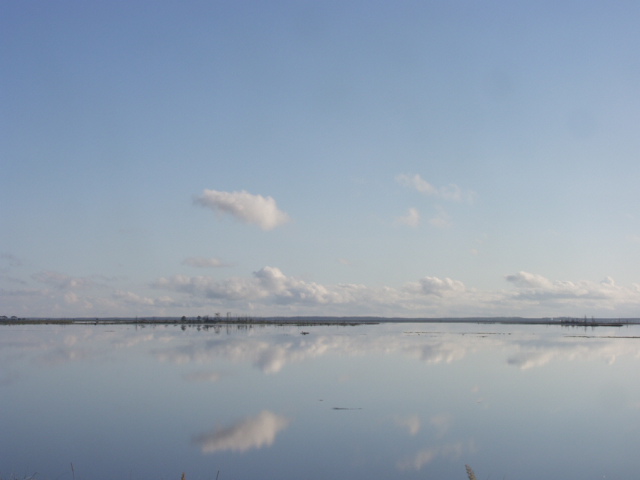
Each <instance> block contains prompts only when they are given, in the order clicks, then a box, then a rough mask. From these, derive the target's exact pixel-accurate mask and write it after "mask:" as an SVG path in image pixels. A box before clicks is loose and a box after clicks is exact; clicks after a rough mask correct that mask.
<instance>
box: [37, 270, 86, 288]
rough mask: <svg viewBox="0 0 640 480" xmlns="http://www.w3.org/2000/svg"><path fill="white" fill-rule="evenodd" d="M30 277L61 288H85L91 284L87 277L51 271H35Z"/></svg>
mask: <svg viewBox="0 0 640 480" xmlns="http://www.w3.org/2000/svg"><path fill="white" fill-rule="evenodd" d="M31 278H33V279H34V280H36V281H38V282H41V283H45V284H47V285H50V286H53V287H56V288H59V289H61V290H67V289H76V288H85V287H89V286H91V285H93V282H92V281H91V280H89V279H87V278H81V277H71V276H69V275H64V274H62V273H57V272H51V271H44V272H40V273H36V274H34V275H32V276H31Z"/></svg>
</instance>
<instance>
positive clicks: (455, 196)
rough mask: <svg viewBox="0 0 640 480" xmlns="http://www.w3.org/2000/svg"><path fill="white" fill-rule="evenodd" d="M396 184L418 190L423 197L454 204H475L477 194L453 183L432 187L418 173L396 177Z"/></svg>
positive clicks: (402, 174)
mask: <svg viewBox="0 0 640 480" xmlns="http://www.w3.org/2000/svg"><path fill="white" fill-rule="evenodd" d="M396 182H398V183H399V184H400V185H402V186H404V187H408V188H411V189H413V190H416V191H418V192H420V193H422V194H423V195H427V196H431V197H435V198H440V199H442V200H448V201H452V202H468V203H473V200H474V197H475V193H474V192H472V191H471V190H468V191H465V190H463V189H462V188H460V187H459V186H458V185H456V184H454V183H451V184H449V185H445V186H441V187H436V186H435V185H432V184H431V183H429V182H428V181H426V180H425V179H424V178H422V177H421V176H420V174H418V173H416V174H413V175H409V174H405V173H401V174H399V175H396Z"/></svg>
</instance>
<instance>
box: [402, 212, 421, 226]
mask: <svg viewBox="0 0 640 480" xmlns="http://www.w3.org/2000/svg"><path fill="white" fill-rule="evenodd" d="M396 223H397V224H398V225H406V226H407V227H417V226H418V225H420V212H419V211H418V209H417V208H414V207H411V208H410V209H409V211H408V212H407V213H406V214H405V215H403V216H401V217H398V218H397V219H396Z"/></svg>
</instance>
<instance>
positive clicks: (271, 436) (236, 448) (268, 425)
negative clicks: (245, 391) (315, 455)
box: [193, 410, 290, 453]
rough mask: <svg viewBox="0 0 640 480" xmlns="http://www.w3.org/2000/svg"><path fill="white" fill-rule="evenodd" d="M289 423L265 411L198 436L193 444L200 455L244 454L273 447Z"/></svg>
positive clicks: (283, 418)
mask: <svg viewBox="0 0 640 480" xmlns="http://www.w3.org/2000/svg"><path fill="white" fill-rule="evenodd" d="M289 423H290V421H289V420H288V419H287V418H285V417H282V416H280V415H276V414H275V413H272V412H269V411H267V410H265V411H263V412H261V413H260V414H259V415H257V416H255V417H249V418H246V419H244V420H242V421H240V422H238V423H236V424H234V425H231V426H230V427H226V428H220V429H216V430H214V431H212V432H208V433H203V434H201V435H198V436H196V437H195V438H194V439H193V442H194V443H195V444H197V445H199V446H200V448H201V449H202V453H216V452H222V451H231V452H246V451H247V450H251V449H259V448H262V447H265V446H267V447H268V446H271V445H273V442H274V441H275V439H276V435H277V434H278V433H279V432H281V431H282V430H284V429H285V428H286V427H287V426H288V425H289Z"/></svg>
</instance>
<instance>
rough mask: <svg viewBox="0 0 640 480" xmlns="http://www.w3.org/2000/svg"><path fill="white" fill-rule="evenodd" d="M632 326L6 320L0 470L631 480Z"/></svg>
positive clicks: (0, 355)
mask: <svg viewBox="0 0 640 480" xmlns="http://www.w3.org/2000/svg"><path fill="white" fill-rule="evenodd" d="M307 332H308V333H307ZM638 337H640V326H625V327H621V328H594V329H569V328H561V327H552V326H544V325H517V326H514V325H491V324H420V323H404V324H380V325H360V326H338V325H334V326H312V327H308V326H305V327H298V326H284V327H283V326H248V325H243V326H240V327H237V326H229V327H217V328H209V329H196V328H186V329H182V328H180V327H179V326H149V327H146V328H139V327H138V328H136V327H135V326H131V325H115V326H114V325H98V326H93V325H91V326H87V325H69V326H47V325H34V326H25V325H15V326H3V327H2V328H1V329H0V405H1V406H2V409H1V411H0V432H2V433H1V434H0V478H8V477H10V476H11V475H16V476H19V477H22V476H24V475H30V474H33V473H36V472H37V473H38V478H41V479H71V478H76V479H78V480H80V479H91V480H100V479H110V480H111V479H114V478H130V479H133V480H136V479H179V478H180V476H181V474H182V472H185V473H186V478H188V479H189V480H193V479H215V478H216V477H218V478H219V480H226V479H267V478H274V479H275V478H278V479H300V478H305V479H316V478H317V479H323V480H337V479H375V478H381V479H382V478H385V479H388V478H395V479H405V478H406V479H418V478H420V479H424V478H439V479H466V478H467V476H466V472H465V468H464V465H465V464H469V465H471V466H472V467H473V469H474V470H475V472H476V475H477V476H478V478H507V479H521V480H525V479H536V480H537V479H539V478H562V479H572V478H576V479H578V478H580V479H585V478H594V479H595V478H598V479H601V478H607V479H629V478H634V477H635V476H636V474H637V472H638V471H640V468H639V467H640V459H639V458H638V455H637V454H636V452H635V451H636V446H637V444H638V440H640V382H638V379H637V375H638V374H637V372H638V371H639V370H640V368H639V367H640V358H639V353H640V349H639V346H640V338H638ZM72 464H73V469H72V467H71V465H72Z"/></svg>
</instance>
